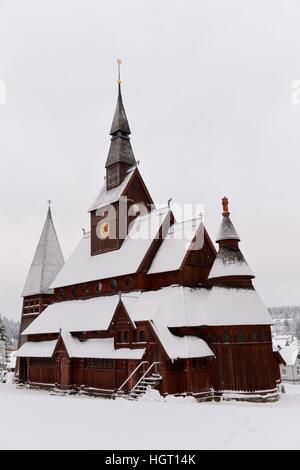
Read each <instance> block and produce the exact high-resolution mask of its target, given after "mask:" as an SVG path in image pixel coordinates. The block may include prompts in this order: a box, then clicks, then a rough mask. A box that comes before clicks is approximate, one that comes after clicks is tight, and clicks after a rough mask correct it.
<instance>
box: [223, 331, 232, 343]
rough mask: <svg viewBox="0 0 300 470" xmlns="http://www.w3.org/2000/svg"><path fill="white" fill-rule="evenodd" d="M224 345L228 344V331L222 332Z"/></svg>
mask: <svg viewBox="0 0 300 470" xmlns="http://www.w3.org/2000/svg"><path fill="white" fill-rule="evenodd" d="M223 340H224V343H230V334H229V333H228V331H224V337H223Z"/></svg>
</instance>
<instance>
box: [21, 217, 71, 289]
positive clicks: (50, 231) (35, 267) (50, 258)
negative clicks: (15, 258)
mask: <svg viewBox="0 0 300 470" xmlns="http://www.w3.org/2000/svg"><path fill="white" fill-rule="evenodd" d="M63 264H64V258H63V255H62V251H61V248H60V244H59V241H58V238H57V234H56V231H55V228H54V224H53V221H52V215H51V210H50V208H49V210H48V214H47V219H46V222H45V225H44V228H43V231H42V235H41V238H40V240H39V243H38V246H37V249H36V252H35V255H34V258H33V262H32V265H31V267H30V271H29V274H28V276H27V280H26V283H25V287H24V290H23V294H22V295H23V297H26V296H29V295H36V294H49V293H51V292H52V290H51V289H50V285H51V283H52V281H53V280H54V279H55V277H56V275H57V274H58V272H59V271H60V269H61V268H62V266H63Z"/></svg>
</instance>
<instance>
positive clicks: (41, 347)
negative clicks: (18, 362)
mask: <svg viewBox="0 0 300 470" xmlns="http://www.w3.org/2000/svg"><path fill="white" fill-rule="evenodd" d="M56 343H57V340H54V341H41V342H33V341H30V342H27V343H24V344H23V345H22V346H21V347H20V349H19V350H18V351H17V353H16V355H17V357H52V356H53V353H54V349H55V346H56Z"/></svg>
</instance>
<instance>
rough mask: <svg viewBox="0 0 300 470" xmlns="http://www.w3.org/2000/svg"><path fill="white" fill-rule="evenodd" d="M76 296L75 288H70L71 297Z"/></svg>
mask: <svg viewBox="0 0 300 470" xmlns="http://www.w3.org/2000/svg"><path fill="white" fill-rule="evenodd" d="M76 295H77V288H76V287H75V286H73V287H71V296H72V297H76Z"/></svg>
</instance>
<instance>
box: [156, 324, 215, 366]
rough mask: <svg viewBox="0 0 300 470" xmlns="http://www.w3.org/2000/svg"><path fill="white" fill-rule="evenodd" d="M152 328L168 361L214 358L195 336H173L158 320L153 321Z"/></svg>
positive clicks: (203, 342)
mask: <svg viewBox="0 0 300 470" xmlns="http://www.w3.org/2000/svg"><path fill="white" fill-rule="evenodd" d="M152 326H153V329H154V331H155V333H156V335H157V337H158V339H159V340H160V342H161V344H162V346H163V348H164V349H165V351H166V353H167V355H168V357H169V358H170V359H172V360H175V359H186V358H193V357H214V353H213V352H212V350H211V349H210V347H209V346H208V344H207V343H206V342H205V341H204V340H203V339H201V338H197V337H196V336H183V337H179V336H175V335H173V334H172V333H171V332H170V330H169V328H168V327H167V326H165V325H164V324H163V322H160V321H159V319H157V320H156V321H155V322H154V321H153V322H152Z"/></svg>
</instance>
